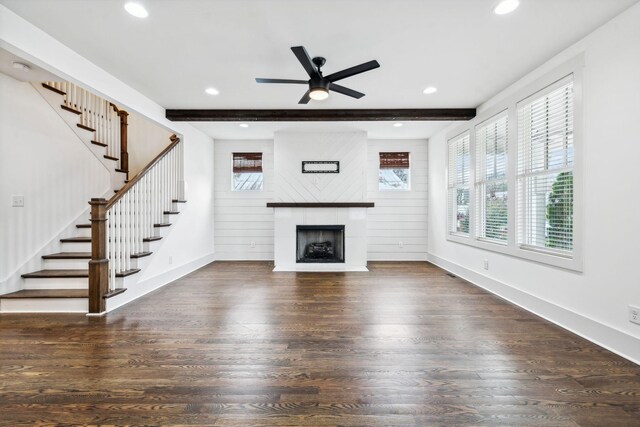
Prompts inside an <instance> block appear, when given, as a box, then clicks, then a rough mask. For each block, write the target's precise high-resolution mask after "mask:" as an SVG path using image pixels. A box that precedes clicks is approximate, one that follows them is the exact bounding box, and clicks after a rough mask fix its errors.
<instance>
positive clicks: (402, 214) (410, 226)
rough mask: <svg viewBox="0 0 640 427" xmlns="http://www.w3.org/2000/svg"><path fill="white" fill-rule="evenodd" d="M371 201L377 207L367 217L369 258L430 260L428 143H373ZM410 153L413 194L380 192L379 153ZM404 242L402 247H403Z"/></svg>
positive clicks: (369, 182)
mask: <svg viewBox="0 0 640 427" xmlns="http://www.w3.org/2000/svg"><path fill="white" fill-rule="evenodd" d="M367 151H368V161H367V200H368V201H371V202H375V208H372V209H369V210H368V216H367V246H368V250H367V257H368V259H369V260H371V261H375V260H411V261H413V260H422V261H423V260H426V258H427V176H428V173H427V172H428V171H427V167H428V159H427V151H428V150H427V140H426V139H418V140H413V139H411V140H410V139H407V140H403V139H395V140H382V139H380V140H377V139H373V140H369V146H368V150H367ZM381 151H382V152H385V151H408V152H410V153H411V154H410V162H411V190H410V191H378V166H379V157H378V156H379V153H380V152H381ZM400 242H402V247H401V246H400Z"/></svg>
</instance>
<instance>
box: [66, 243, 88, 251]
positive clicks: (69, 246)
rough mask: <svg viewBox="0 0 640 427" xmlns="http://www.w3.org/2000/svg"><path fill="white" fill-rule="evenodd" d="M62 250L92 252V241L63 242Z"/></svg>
mask: <svg viewBox="0 0 640 427" xmlns="http://www.w3.org/2000/svg"><path fill="white" fill-rule="evenodd" d="M60 252H91V243H90V242H89V243H75V242H74V243H64V242H63V243H61V244H60Z"/></svg>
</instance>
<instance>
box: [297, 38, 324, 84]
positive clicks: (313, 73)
mask: <svg viewBox="0 0 640 427" xmlns="http://www.w3.org/2000/svg"><path fill="white" fill-rule="evenodd" d="M291 50H292V51H293V53H294V55H295V56H296V58H298V61H300V64H302V66H303V67H304V70H305V71H306V72H307V74H309V77H311V78H320V73H318V69H317V68H316V66H315V65H313V62H311V58H310V57H309V54H308V53H307V50H306V49H305V48H304V46H294V47H292V48H291Z"/></svg>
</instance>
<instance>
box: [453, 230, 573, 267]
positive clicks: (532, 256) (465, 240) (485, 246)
mask: <svg viewBox="0 0 640 427" xmlns="http://www.w3.org/2000/svg"><path fill="white" fill-rule="evenodd" d="M447 241H449V242H452V243H460V244H463V245H467V246H471V247H474V248H478V249H482V250H485V251H490V252H496V253H499V254H502V255H507V256H511V257H514V258H519V259H522V260H525V261H533V262H536V263H538V264H544V265H547V266H551V267H558V268H562V269H565V270H570V271H575V272H578V273H582V260H581V259H580V258H579V257H578V255H576V254H575V253H574V254H573V257H568V256H563V255H556V254H552V253H547V252H542V251H540V252H539V251H536V250H533V249H531V248H522V247H520V246H514V245H511V244H500V243H492V242H488V241H486V240H479V239H472V238H470V237H462V236H456V235H451V234H447Z"/></svg>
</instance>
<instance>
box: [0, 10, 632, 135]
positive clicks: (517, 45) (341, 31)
mask: <svg viewBox="0 0 640 427" xmlns="http://www.w3.org/2000/svg"><path fill="white" fill-rule="evenodd" d="M636 1H637V0H521V6H520V8H518V9H517V10H516V11H515V12H514V13H512V14H510V15H505V16H497V15H494V14H493V13H492V9H493V7H494V6H495V4H496V3H497V0H394V1H387V0H139V2H140V3H142V4H144V5H145V6H146V8H147V9H148V11H149V17H148V18H147V19H142V20H141V19H137V18H134V17H132V16H130V15H128V14H127V13H126V12H125V11H124V9H123V4H124V3H125V1H124V0H0V3H2V4H4V5H6V6H7V7H9V8H10V9H12V10H13V11H15V12H16V13H18V14H19V15H21V16H23V17H24V18H25V19H27V20H29V21H30V22H32V23H33V24H35V25H36V26H38V27H40V28H41V29H43V30H44V31H46V32H47V33H49V34H51V35H52V36H53V37H55V38H56V39H58V40H60V41H61V42H62V43H64V44H66V45H67V46H69V47H70V48H72V49H73V50H75V51H77V52H78V53H80V54H81V55H82V56H84V57H86V58H87V59H89V60H91V61H92V62H94V63H95V64H97V65H98V66H100V67H102V68H103V69H105V70H107V71H108V72H110V73H112V74H113V75H114V76H116V77H117V78H119V79H121V80H122V81H124V82H125V83H127V84H129V85H130V86H132V87H134V88H136V89H137V90H139V91H140V92H142V93H144V94H145V95H147V96H148V97H149V98H151V99H153V100H154V101H156V102H157V103H159V104H160V105H162V106H164V107H166V108H227V109H233V108H247V109H251V108H287V109H289V108H438V107H442V108H468V107H476V106H477V105H479V104H480V103H482V102H484V101H486V100H487V99H488V98H490V97H491V96H493V95H495V94H496V93H497V92H499V91H500V90H501V89H503V88H505V87H506V86H508V85H509V84H511V83H513V82H514V81H516V80H517V79H518V78H520V77H522V76H523V75H525V74H526V73H527V72H529V71H530V70H532V69H533V68H535V67H536V66H538V65H540V64H541V63H543V62H544V61H546V60H547V59H549V58H551V57H552V56H553V55H554V54H556V53H558V52H560V51H561V50H562V49H564V48H566V47H568V46H569V45H571V44H572V43H573V42H575V41H577V40H579V39H580V38H582V37H583V36H585V35H586V34H588V33H589V32H591V31H593V30H594V29H595V28H597V27H598V26H600V25H602V24H603V23H605V22H606V21H608V20H609V19H611V18H613V17H614V16H615V15H617V14H619V13H620V12H622V11H623V10H625V9H626V8H628V7H629V6H631V5H632V4H634V3H636ZM296 45H304V46H305V47H306V48H307V50H308V51H309V54H310V55H311V56H325V57H326V58H327V64H326V65H325V67H324V69H323V70H324V71H325V73H331V72H334V71H338V70H341V69H343V68H347V67H350V66H353V65H356V64H360V63H362V62H365V61H368V60H371V59H377V60H378V62H380V64H381V68H379V69H376V70H373V71H370V72H368V73H365V74H362V75H359V76H354V77H352V78H349V79H345V80H343V81H342V82H341V84H343V85H344V86H347V87H351V88H353V89H355V90H358V91H362V92H364V93H366V96H365V97H364V98H362V99H360V100H355V99H352V98H348V97H345V96H343V95H340V94H332V96H331V97H330V98H329V99H328V100H326V101H323V102H317V101H312V102H311V103H310V104H309V105H307V106H300V105H298V104H297V102H298V100H299V99H300V97H301V96H302V94H303V93H304V86H299V85H258V84H257V83H255V81H254V78H255V77H273V78H290V79H306V78H307V77H306V74H305V72H304V70H303V69H302V67H301V66H300V64H299V63H298V61H297V60H296V58H295V56H294V55H293V53H292V52H291V51H290V49H289V48H290V47H291V46H296ZM429 85H433V86H437V87H438V89H439V90H438V92H437V93H436V94H434V95H429V96H427V95H424V94H423V93H422V90H423V89H424V88H425V87H426V86H429ZM209 86H214V87H216V88H217V89H218V90H219V91H220V95H218V96H210V95H207V94H205V93H204V89H205V88H206V87H209ZM345 125H346V126H347V127H348V126H351V127H352V128H357V129H364V130H369V131H370V135H371V136H372V137H379V138H387V137H395V136H400V137H402V138H411V137H429V136H430V135H431V134H433V133H434V132H436V131H438V130H439V129H441V128H442V126H443V124H442V123H408V124H406V125H405V126H403V127H402V128H393V127H392V126H391V124H390V123H354V124H344V123H342V124H297V125H295V124H272V123H261V124H252V125H251V127H250V128H249V129H240V128H238V126H237V124H233V123H227V124H220V123H206V124H198V126H199V127H201V128H202V129H203V130H205V131H207V132H208V133H209V134H210V135H211V136H213V137H224V138H247V137H249V138H254V137H258V138H264V137H271V136H272V135H269V132H273V131H274V130H277V129H282V128H297V129H299V128H304V127H306V126H308V128H309V129H325V128H326V129H327V130H334V129H337V128H344V127H345Z"/></svg>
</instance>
